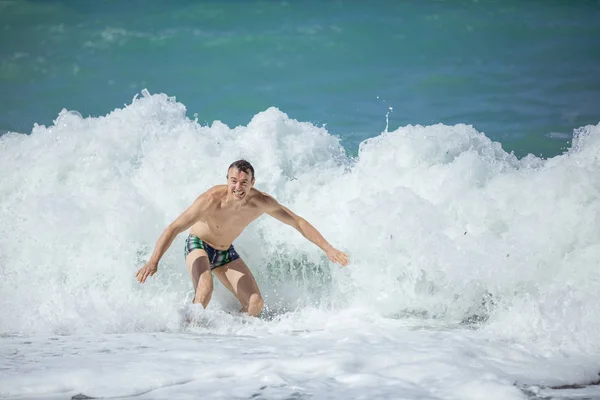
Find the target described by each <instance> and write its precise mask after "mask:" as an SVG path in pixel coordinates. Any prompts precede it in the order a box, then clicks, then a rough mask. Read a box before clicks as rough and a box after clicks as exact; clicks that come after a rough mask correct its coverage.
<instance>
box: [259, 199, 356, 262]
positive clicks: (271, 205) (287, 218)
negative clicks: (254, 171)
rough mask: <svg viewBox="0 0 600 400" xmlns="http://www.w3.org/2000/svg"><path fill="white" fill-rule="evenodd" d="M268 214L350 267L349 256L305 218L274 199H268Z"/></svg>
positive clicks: (335, 259) (332, 257) (336, 260)
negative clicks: (326, 238)
mask: <svg viewBox="0 0 600 400" xmlns="http://www.w3.org/2000/svg"><path fill="white" fill-rule="evenodd" d="M266 213H267V214H269V215H270V216H272V217H273V218H276V219H278V220H279V221H281V222H283V223H284V224H287V225H290V226H292V227H294V228H296V230H297V231H298V232H300V233H301V234H302V235H303V236H304V237H305V238H307V239H308V240H310V241H311V242H313V243H314V244H316V245H317V246H319V247H320V248H321V250H323V251H324V252H325V254H327V258H329V260H331V261H333V262H337V263H338V264H340V265H342V266H343V267H345V266H346V265H348V255H347V254H346V253H344V252H342V251H340V250H338V249H336V248H335V247H333V246H332V245H331V244H329V242H327V240H325V238H324V237H323V235H321V233H320V232H319V231H318V230H317V229H316V228H315V227H314V226H312V225H311V224H310V223H309V222H308V221H307V220H305V219H304V218H302V217H300V216H298V215H296V214H294V213H293V212H292V211H291V210H290V209H288V208H286V207H284V206H282V205H281V204H279V203H278V202H277V200H275V199H274V198H272V197H270V196H269V197H268V200H267V209H266Z"/></svg>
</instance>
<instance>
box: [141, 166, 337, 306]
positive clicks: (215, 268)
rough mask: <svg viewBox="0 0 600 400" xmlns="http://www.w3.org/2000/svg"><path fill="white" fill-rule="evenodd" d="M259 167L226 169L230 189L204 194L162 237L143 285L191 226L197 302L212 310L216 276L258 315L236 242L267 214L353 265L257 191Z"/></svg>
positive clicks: (188, 249)
mask: <svg viewBox="0 0 600 400" xmlns="http://www.w3.org/2000/svg"><path fill="white" fill-rule="evenodd" d="M254 182H255V175H254V168H253V167H252V165H250V163H249V162H248V161H245V160H238V161H235V162H234V163H233V164H231V165H230V166H229V169H228V170H227V185H218V186H215V187H213V188H211V189H209V190H208V191H206V192H204V193H203V194H201V195H200V196H198V198H197V199H196V200H195V201H194V203H193V204H192V205H191V206H190V207H189V208H188V209H187V210H185V211H184V212H183V213H182V214H181V215H180V216H179V217H178V218H177V219H176V220H175V221H173V222H172V223H171V224H170V225H169V226H168V227H167V229H165V231H164V232H163V233H162V235H161V236H160V238H159V239H158V242H157V243H156V247H155V248H154V252H153V253H152V256H151V257H150V260H149V261H148V263H147V264H146V265H144V266H143V267H142V268H141V269H140V270H139V271H138V273H137V275H136V276H137V279H138V281H139V282H141V283H144V282H145V281H146V278H148V277H149V276H152V275H154V274H155V273H156V270H157V268H158V262H159V261H160V259H161V257H162V256H163V254H165V252H166V251H167V249H168V248H169V246H171V243H173V240H174V239H175V237H176V236H177V235H178V234H180V233H181V232H183V231H184V230H186V229H188V228H190V233H189V236H188V237H187V239H186V242H185V257H186V259H185V262H186V264H187V266H188V269H189V270H190V274H191V276H192V283H193V285H194V291H195V296H194V303H200V304H202V306H203V307H204V308H206V307H207V306H208V303H209V301H210V298H211V296H212V292H213V276H212V272H214V274H215V275H216V276H217V278H219V280H220V281H221V282H222V283H223V285H225V287H226V288H227V289H229V290H230V291H231V292H232V293H233V294H234V295H235V296H236V297H237V299H238V300H239V301H240V303H241V304H242V311H243V312H247V313H248V314H249V315H251V316H258V314H259V313H260V311H261V310H262V308H263V299H262V296H261V294H260V291H259V290H258V286H257V284H256V281H255V280H254V276H252V272H250V270H249V269H248V267H247V266H246V264H245V263H244V261H243V260H242V259H241V258H240V256H239V255H238V253H236V251H235V249H234V248H233V245H232V242H233V241H234V240H235V239H236V238H237V237H238V236H239V235H240V234H241V233H242V231H243V230H244V229H245V228H246V226H248V224H250V222H252V221H254V220H255V219H256V218H258V217H260V216H261V215H262V214H265V213H266V214H269V215H270V216H272V217H274V218H276V219H278V220H280V221H281V222H283V223H285V224H288V225H290V226H292V227H294V228H296V229H297V230H298V231H299V232H300V233H301V234H302V235H304V237H305V238H307V239H308V240H310V241H311V242H313V243H314V244H316V245H317V246H319V247H320V248H321V249H322V250H323V251H324V252H325V254H327V257H328V258H329V260H331V261H334V262H337V263H339V264H340V265H342V266H346V265H348V255H346V254H345V253H343V252H341V251H339V250H337V249H336V248H334V247H333V246H331V245H330V244H329V243H328V242H327V241H326V240H325V238H323V236H322V235H321V234H320V233H319V232H318V231H317V230H316V229H315V228H314V227H313V226H312V225H311V224H309V223H308V222H307V221H306V220H305V219H303V218H301V217H299V216H298V215H296V214H294V213H293V212H291V211H290V210H289V209H287V208H285V207H284V206H282V205H281V204H279V203H278V202H277V200H275V199H274V198H273V197H271V196H269V195H268V194H266V193H262V192H260V191H258V190H256V189H254V187H253V186H254Z"/></svg>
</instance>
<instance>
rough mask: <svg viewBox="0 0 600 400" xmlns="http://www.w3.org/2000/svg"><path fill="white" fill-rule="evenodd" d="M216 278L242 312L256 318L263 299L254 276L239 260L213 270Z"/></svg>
mask: <svg viewBox="0 0 600 400" xmlns="http://www.w3.org/2000/svg"><path fill="white" fill-rule="evenodd" d="M213 272H214V273H215V275H217V278H219V280H220V281H221V283H223V285H225V287H226V288H227V289H229V290H230V291H231V292H232V293H233V294H234V295H235V297H237V299H238V300H239V301H240V303H241V304H242V312H247V313H248V314H249V315H251V316H253V317H256V316H258V314H260V311H261V310H262V308H263V299H262V296H261V295H260V290H258V285H257V284H256V281H255V280H254V276H253V275H252V272H250V269H248V267H247V266H246V263H244V261H243V260H242V259H241V258H238V259H237V260H235V261H232V262H230V263H228V264H225V265H223V266H221V267H217V268H215V269H214V270H213Z"/></svg>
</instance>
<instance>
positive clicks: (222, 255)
mask: <svg viewBox="0 0 600 400" xmlns="http://www.w3.org/2000/svg"><path fill="white" fill-rule="evenodd" d="M196 249H200V250H204V251H205V252H206V254H207V255H208V261H209V262H210V269H211V271H212V270H213V269H215V268H217V267H220V266H222V265H225V264H228V263H230V262H232V261H234V260H237V259H238V258H240V255H239V254H238V253H237V252H236V251H235V249H234V248H233V245H231V246H229V248H228V249H227V250H217V249H215V248H214V247H212V246H211V245H210V244H208V243H206V242H205V241H204V240H202V239H200V238H199V237H198V236H196V235H192V234H190V235H189V236H188V237H187V239H186V240H185V257H186V258H187V256H188V254H190V253H191V252H192V250H196Z"/></svg>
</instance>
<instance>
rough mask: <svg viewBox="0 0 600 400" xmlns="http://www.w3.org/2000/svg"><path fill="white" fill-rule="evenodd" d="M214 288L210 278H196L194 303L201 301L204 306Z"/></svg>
mask: <svg viewBox="0 0 600 400" xmlns="http://www.w3.org/2000/svg"><path fill="white" fill-rule="evenodd" d="M213 290H214V286H213V280H212V279H202V277H200V279H199V280H198V286H197V287H196V294H195V295H194V303H201V304H202V306H203V307H204V308H206V306H207V305H208V302H209V301H210V298H211V297H212V293H213Z"/></svg>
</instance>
